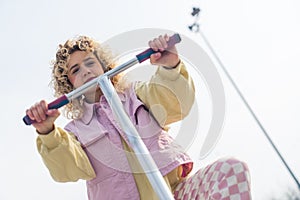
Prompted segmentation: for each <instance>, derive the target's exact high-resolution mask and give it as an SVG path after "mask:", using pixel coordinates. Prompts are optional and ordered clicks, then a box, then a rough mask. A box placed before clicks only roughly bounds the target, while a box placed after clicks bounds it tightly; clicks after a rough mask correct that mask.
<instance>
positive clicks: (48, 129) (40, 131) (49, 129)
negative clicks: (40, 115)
mask: <svg viewBox="0 0 300 200" xmlns="http://www.w3.org/2000/svg"><path fill="white" fill-rule="evenodd" d="M54 128H55V126H54V124H53V125H52V127H51V128H44V129H36V132H37V133H38V134H40V135H48V134H49V133H51V132H52V131H53V130H54Z"/></svg>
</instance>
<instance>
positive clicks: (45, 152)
mask: <svg viewBox="0 0 300 200" xmlns="http://www.w3.org/2000/svg"><path fill="white" fill-rule="evenodd" d="M37 148H38V151H39V153H40V154H41V156H42V159H43V161H44V163H45V165H46V166H47V168H48V169H49V172H50V174H51V176H52V177H53V179H54V180H55V181H58V182H70V181H77V180H78V179H84V180H90V179H92V178H94V177H95V176H96V175H95V172H94V169H93V167H92V165H91V163H90V161H89V159H88V157H87V155H86V153H85V152H84V150H83V149H82V147H81V145H80V143H79V142H78V141H77V139H76V137H75V136H74V134H72V133H69V132H67V131H65V130H63V129H61V128H59V127H55V128H54V130H53V131H51V132H50V133H49V134H47V135H39V136H38V138H37Z"/></svg>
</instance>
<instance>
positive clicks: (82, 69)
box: [67, 51, 104, 88]
mask: <svg viewBox="0 0 300 200" xmlns="http://www.w3.org/2000/svg"><path fill="white" fill-rule="evenodd" d="M67 67H68V78H69V80H70V82H71V83H72V85H73V87H74V88H78V87H80V86H82V85H83V84H85V83H87V82H88V81H90V80H92V79H94V78H97V77H98V76H100V75H101V74H103V73H104V72H103V68H102V66H101V64H100V63H99V61H98V60H97V59H96V57H95V56H94V54H93V53H89V52H85V51H75V52H74V53H72V54H71V55H70V59H69V63H68V66H67Z"/></svg>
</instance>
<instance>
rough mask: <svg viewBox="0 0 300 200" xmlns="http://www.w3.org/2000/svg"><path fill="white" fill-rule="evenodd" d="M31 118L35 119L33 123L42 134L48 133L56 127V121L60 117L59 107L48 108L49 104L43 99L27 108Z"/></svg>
mask: <svg viewBox="0 0 300 200" xmlns="http://www.w3.org/2000/svg"><path fill="white" fill-rule="evenodd" d="M26 114H27V115H28V116H29V117H30V119H32V120H35V122H34V123H33V124H32V126H34V128H36V130H37V132H38V133H40V134H48V133H50V132H51V131H52V130H53V129H54V121H55V120H56V119H57V118H58V117H59V115H60V112H59V110H58V109H51V110H48V104H47V102H46V101H45V100H42V101H40V102H38V103H36V104H35V105H33V106H31V107H30V108H29V109H27V110H26Z"/></svg>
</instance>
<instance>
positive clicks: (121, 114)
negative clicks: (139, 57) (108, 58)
mask: <svg viewBox="0 0 300 200" xmlns="http://www.w3.org/2000/svg"><path fill="white" fill-rule="evenodd" d="M98 84H99V86H100V88H101V91H102V92H103V94H104V96H105V97H106V99H107V101H108V103H109V105H110V107H111V109H112V111H113V113H114V115H115V117H116V119H117V120H118V122H119V123H120V125H121V128H122V130H123V131H124V132H125V134H126V136H127V138H128V141H129V143H130V144H131V146H132V148H133V150H134V152H135V154H136V156H137V159H138V161H139V163H140V164H141V166H142V168H143V170H144V172H145V173H146V175H147V177H148V179H149V182H150V183H151V185H152V187H153V190H154V191H155V192H156V194H157V195H158V197H159V198H160V199H161V200H169V199H170V200H171V199H174V198H173V194H172V193H171V191H170V189H169V187H168V186H167V184H166V182H165V180H164V179H163V176H162V174H161V173H160V171H159V169H158V167H157V166H156V164H155V162H154V160H153V158H152V157H151V155H150V153H149V151H148V149H147V147H146V145H145V144H144V143H143V141H142V139H141V138H140V136H139V133H138V132H137V130H136V128H135V127H134V125H133V124H132V122H131V120H130V118H129V117H128V115H127V113H126V112H125V110H124V109H123V105H122V103H121V101H120V99H119V96H118V94H117V93H116V91H115V88H114V86H113V85H112V83H111V81H110V80H109V78H108V77H107V76H103V75H102V76H101V77H100V78H99V80H98Z"/></svg>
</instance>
